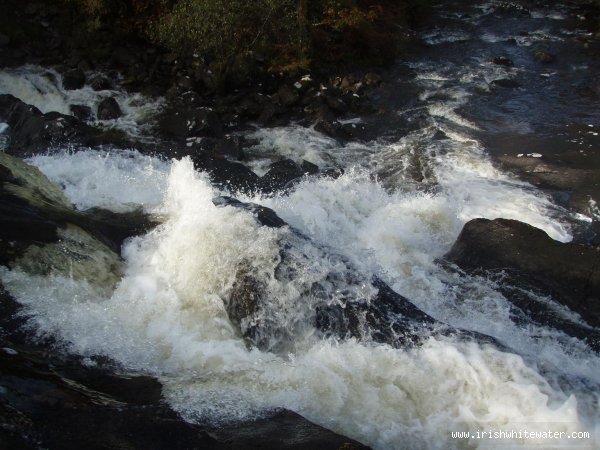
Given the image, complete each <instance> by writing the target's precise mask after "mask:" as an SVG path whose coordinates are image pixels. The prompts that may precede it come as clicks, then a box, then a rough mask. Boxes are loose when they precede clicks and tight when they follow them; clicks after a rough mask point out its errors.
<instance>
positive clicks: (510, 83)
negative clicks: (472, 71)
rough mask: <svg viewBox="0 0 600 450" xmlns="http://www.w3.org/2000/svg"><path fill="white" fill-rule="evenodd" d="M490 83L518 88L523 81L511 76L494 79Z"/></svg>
mask: <svg viewBox="0 0 600 450" xmlns="http://www.w3.org/2000/svg"><path fill="white" fill-rule="evenodd" d="M490 84H492V85H493V86H499V87H502V88H509V89H516V88H519V87H521V83H519V82H518V81H516V80H513V79H510V78H500V79H498V80H494V81H492V82H491V83H490Z"/></svg>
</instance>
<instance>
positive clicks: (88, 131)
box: [0, 95, 101, 155]
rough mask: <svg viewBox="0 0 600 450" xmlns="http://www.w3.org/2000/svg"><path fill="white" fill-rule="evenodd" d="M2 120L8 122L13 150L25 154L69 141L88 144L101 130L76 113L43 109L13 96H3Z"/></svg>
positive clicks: (10, 144)
mask: <svg viewBox="0 0 600 450" xmlns="http://www.w3.org/2000/svg"><path fill="white" fill-rule="evenodd" d="M0 122H6V123H7V124H8V125H9V129H8V135H9V148H8V150H9V151H10V152H11V153H16V154H19V155H24V154H28V153H35V152H37V151H41V150H47V148H48V147H50V146H53V145H59V144H63V143H66V142H81V143H87V142H91V141H92V140H94V139H97V138H98V137H99V136H100V134H101V132H100V131H99V130H97V129H95V128H94V127H91V126H89V125H87V124H85V123H83V122H82V121H81V120H79V119H77V118H76V117H73V116H67V115H64V114H60V113H57V112H49V113H47V114H42V112H41V111H40V110H39V109H37V108H36V107H35V106H32V105H28V104H26V103H23V102H22V101H21V100H19V99H18V98H16V97H13V96H12V95H0Z"/></svg>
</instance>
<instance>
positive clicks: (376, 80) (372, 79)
mask: <svg viewBox="0 0 600 450" xmlns="http://www.w3.org/2000/svg"><path fill="white" fill-rule="evenodd" d="M382 81H383V79H382V78H381V76H380V75H378V74H376V73H374V72H369V73H367V74H365V76H364V83H365V84H366V85H367V86H379V85H380V84H381V82H382Z"/></svg>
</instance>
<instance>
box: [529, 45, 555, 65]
mask: <svg viewBox="0 0 600 450" xmlns="http://www.w3.org/2000/svg"><path fill="white" fill-rule="evenodd" d="M533 58H534V59H535V60H536V61H539V62H541V63H545V64H550V63H553V62H554V61H556V56H554V55H552V54H551V53H548V51H547V50H543V49H542V50H537V51H536V52H535V53H534V54H533Z"/></svg>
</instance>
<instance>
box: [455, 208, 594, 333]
mask: <svg viewBox="0 0 600 450" xmlns="http://www.w3.org/2000/svg"><path fill="white" fill-rule="evenodd" d="M446 259H447V260H449V261H451V262H453V263H455V264H456V265H458V266H459V267H460V268H462V269H463V270H466V271H468V272H477V271H482V270H483V271H486V270H488V271H489V270H492V271H498V270H505V271H510V272H511V273H514V274H515V275H516V276H519V277H521V278H523V279H525V280H527V281H528V282H529V283H530V284H531V285H533V286H535V287H537V288H538V289H539V290H540V291H541V292H544V293H546V294H547V295H551V296H552V297H553V298H554V299H555V300H557V301H558V302H560V303H561V304H563V305H565V306H567V307H568V308H570V309H571V310H573V311H575V312H577V313H579V314H580V315H581V317H582V318H583V319H584V320H586V321H587V322H588V323H589V324H591V325H594V326H598V325H600V250H599V249H597V248H593V247H588V246H584V245H579V244H570V243H566V244H565V243H561V242H558V241H555V240H553V239H552V238H550V237H549V236H548V235H547V234H546V233H545V232H544V231H542V230H540V229H538V228H535V227H532V226H531V225H528V224H525V223H522V222H519V221H516V220H508V219H495V220H487V219H474V220H471V221H470V222H468V223H467V224H465V226H464V228H463V230H462V231H461V233H460V235H459V237H458V239H457V240H456V242H455V244H454V246H453V247H452V249H451V250H450V252H449V253H448V254H447V255H446Z"/></svg>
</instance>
